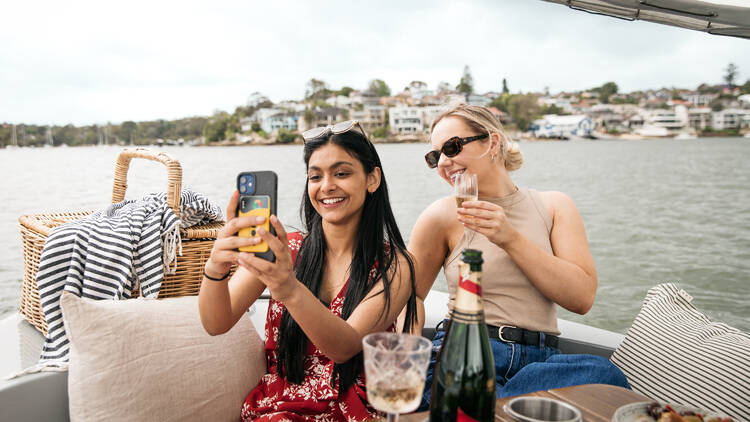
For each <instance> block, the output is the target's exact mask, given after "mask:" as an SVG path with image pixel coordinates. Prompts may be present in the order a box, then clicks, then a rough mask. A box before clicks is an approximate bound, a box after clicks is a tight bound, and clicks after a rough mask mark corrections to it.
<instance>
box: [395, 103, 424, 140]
mask: <svg viewBox="0 0 750 422" xmlns="http://www.w3.org/2000/svg"><path fill="white" fill-rule="evenodd" d="M388 114H389V118H388V123H389V125H390V127H391V133H397V134H399V135H407V134H414V133H421V132H422V131H423V130H424V127H425V126H424V115H423V113H422V108H420V107H393V108H391V109H390V110H389V112H388Z"/></svg>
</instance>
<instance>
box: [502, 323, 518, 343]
mask: <svg viewBox="0 0 750 422" xmlns="http://www.w3.org/2000/svg"><path fill="white" fill-rule="evenodd" d="M503 328H518V327H516V326H513V325H501V326H500V327H498V331H497V336H498V337H499V338H500V340H502V341H504V342H506V343H518V342H517V341H514V340H506V339H505V338H503Z"/></svg>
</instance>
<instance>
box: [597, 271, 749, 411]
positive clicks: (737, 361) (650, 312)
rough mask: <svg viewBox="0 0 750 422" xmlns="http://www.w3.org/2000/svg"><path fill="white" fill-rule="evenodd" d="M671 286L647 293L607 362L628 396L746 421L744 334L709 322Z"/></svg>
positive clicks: (746, 352)
mask: <svg viewBox="0 0 750 422" xmlns="http://www.w3.org/2000/svg"><path fill="white" fill-rule="evenodd" d="M692 300H693V298H692V297H691V296H690V295H689V294H688V293H687V292H685V291H684V290H682V289H680V288H679V287H677V286H676V285H675V284H671V283H666V284H660V285H658V286H655V287H653V288H651V289H650V290H649V291H648V294H647V295H646V299H645V300H644V301H643V307H642V308H641V311H640V313H638V316H637V317H636V318H635V321H633V325H632V326H631V327H630V329H629V330H628V334H627V336H626V337H625V341H623V342H622V344H621V345H620V346H619V347H618V348H617V350H615V352H614V354H613V355H612V362H613V363H614V364H615V365H617V366H618V367H620V369H622V372H624V373H625V376H627V377H628V382H630V386H631V387H632V388H633V390H635V391H637V392H639V393H641V394H643V395H644V396H647V397H650V398H651V399H654V400H658V401H661V402H665V403H676V404H684V405H688V406H693V407H698V408H701V409H705V410H711V411H714V412H719V413H725V414H728V415H729V416H732V417H733V418H735V420H745V421H750V395H748V391H750V360H749V359H748V356H750V334H748V333H745V332H742V331H740V330H738V329H736V328H734V327H731V326H729V325H727V324H724V323H721V322H713V321H711V320H710V319H709V318H708V317H707V316H706V315H704V314H703V313H702V312H701V311H699V310H698V309H697V308H696V307H695V306H693V304H692V303H691V302H692Z"/></svg>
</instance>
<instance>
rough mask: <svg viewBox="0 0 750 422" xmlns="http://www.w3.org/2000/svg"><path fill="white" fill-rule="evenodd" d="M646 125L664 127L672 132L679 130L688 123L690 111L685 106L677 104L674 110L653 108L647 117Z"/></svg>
mask: <svg viewBox="0 0 750 422" xmlns="http://www.w3.org/2000/svg"><path fill="white" fill-rule="evenodd" d="M645 120H646V121H645V125H647V126H654V127H663V128H664V129H667V131H670V132H677V131H680V130H681V129H683V128H685V127H686V126H687V125H688V112H687V108H686V107H685V106H677V107H675V108H674V110H665V109H655V110H651V111H650V112H649V113H648V115H647V116H646V119H645Z"/></svg>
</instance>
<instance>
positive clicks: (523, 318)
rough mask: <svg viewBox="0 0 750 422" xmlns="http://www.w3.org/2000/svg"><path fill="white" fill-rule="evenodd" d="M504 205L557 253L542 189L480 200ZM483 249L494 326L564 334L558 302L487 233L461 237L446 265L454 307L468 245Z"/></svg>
mask: <svg viewBox="0 0 750 422" xmlns="http://www.w3.org/2000/svg"><path fill="white" fill-rule="evenodd" d="M479 199H480V200H482V201H487V202H492V203H494V204H497V205H500V206H501V207H503V210H504V211H505V215H506V216H507V217H508V220H509V221H510V222H511V224H513V226H514V227H515V228H516V230H518V231H519V232H520V233H521V234H522V235H524V236H525V237H526V238H528V239H529V240H531V241H532V242H534V243H536V244H537V245H538V246H539V247H540V248H542V249H543V250H545V251H547V252H549V253H552V245H551V244H550V240H549V237H550V232H551V230H552V217H551V216H550V214H549V211H548V210H547V208H546V207H545V206H544V203H543V202H542V199H541V196H540V195H539V192H537V191H535V190H531V189H518V190H517V191H516V192H515V193H513V194H511V195H508V196H505V197H503V198H498V199H495V198H479ZM466 248H471V249H478V250H480V251H482V258H483V259H484V263H483V264H482V298H483V301H484V316H485V321H486V322H487V324H490V325H496V326H500V325H513V326H516V327H521V328H526V329H527V330H534V331H543V332H545V333H548V334H555V335H557V334H560V332H559V330H558V329H557V305H556V304H555V303H554V302H552V301H551V300H549V299H547V298H546V297H545V296H544V295H542V294H541V293H540V292H539V290H537V289H536V287H534V285H533V284H531V281H529V279H528V278H526V275H525V274H524V273H523V271H521V269H520V268H519V267H518V265H516V263H515V262H513V260H512V259H511V258H510V256H508V254H507V253H506V252H505V250H503V249H502V248H500V247H499V246H497V245H495V244H494V243H492V242H490V241H489V240H488V239H487V238H486V237H485V236H484V235H482V234H479V233H472V234H470V235H469V238H468V239H467V236H466V234H464V235H463V236H462V237H461V240H460V241H459V242H458V245H456V247H455V248H454V249H453V250H452V251H451V253H450V254H449V255H448V258H446V260H445V262H444V263H443V270H444V271H445V279H446V281H447V283H448V293H449V296H450V300H449V302H448V309H449V310H450V311H452V310H453V302H454V300H455V299H456V286H457V285H458V260H459V258H460V256H461V251H462V250H464V249H466Z"/></svg>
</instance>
